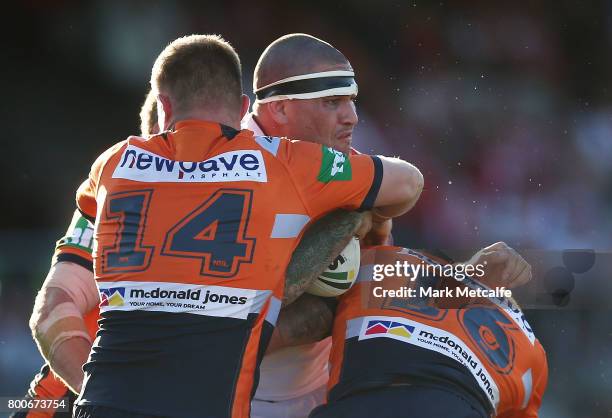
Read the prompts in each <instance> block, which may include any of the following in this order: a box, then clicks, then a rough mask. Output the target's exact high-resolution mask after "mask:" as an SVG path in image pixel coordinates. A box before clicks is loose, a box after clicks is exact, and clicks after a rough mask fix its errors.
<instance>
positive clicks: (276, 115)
mask: <svg viewBox="0 0 612 418" xmlns="http://www.w3.org/2000/svg"><path fill="white" fill-rule="evenodd" d="M288 102H289V101H288V100H278V101H274V102H270V103H267V105H268V112H269V113H270V116H271V117H272V119H273V120H274V122H276V123H277V124H279V125H286V124H287V123H289V119H288V118H287V103H288Z"/></svg>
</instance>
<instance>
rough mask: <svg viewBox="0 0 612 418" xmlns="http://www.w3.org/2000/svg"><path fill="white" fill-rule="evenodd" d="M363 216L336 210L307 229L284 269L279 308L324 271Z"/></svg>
mask: <svg viewBox="0 0 612 418" xmlns="http://www.w3.org/2000/svg"><path fill="white" fill-rule="evenodd" d="M364 216H365V215H364V214H363V213H358V212H349V211H346V210H341V209H340V210H336V211H334V212H331V213H329V214H327V215H325V216H324V217H322V218H321V219H319V220H318V221H316V222H315V223H314V224H313V225H312V226H311V227H310V228H308V230H307V231H306V232H305V233H304V236H303V237H302V239H301V241H300V243H299V244H298V246H297V248H296V249H295V251H294V252H293V256H292V257H291V262H290V263H289V266H288V267H287V272H286V275H285V293H284V296H283V306H286V305H289V304H290V303H292V302H294V301H295V300H296V299H297V298H298V297H299V296H300V295H301V294H302V293H304V291H306V289H307V288H308V287H309V286H310V284H311V283H312V282H313V281H314V280H315V279H316V278H317V277H318V276H319V275H320V274H321V273H322V272H323V271H325V269H326V268H327V266H329V264H330V263H331V262H332V261H333V260H334V258H336V257H337V256H338V254H340V252H342V250H343V249H344V247H346V246H347V244H348V243H349V241H350V240H351V238H352V237H353V236H354V235H355V233H356V232H357V229H358V228H359V226H360V225H361V222H362V219H363V218H364Z"/></svg>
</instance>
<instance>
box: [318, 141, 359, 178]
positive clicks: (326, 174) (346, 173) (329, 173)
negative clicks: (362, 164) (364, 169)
mask: <svg viewBox="0 0 612 418" xmlns="http://www.w3.org/2000/svg"><path fill="white" fill-rule="evenodd" d="M321 151H322V153H323V160H322V161H321V169H320V170H319V176H318V177H317V179H318V180H319V181H321V182H323V183H329V182H330V181H348V180H351V179H352V178H353V171H352V169H351V160H350V159H349V157H348V155H346V154H344V153H342V152H340V151H336V150H335V149H333V148H329V147H325V146H323V147H321Z"/></svg>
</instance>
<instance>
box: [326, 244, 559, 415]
mask: <svg viewBox="0 0 612 418" xmlns="http://www.w3.org/2000/svg"><path fill="white" fill-rule="evenodd" d="M397 263H400V264H402V265H404V263H407V265H413V266H419V265H421V266H423V268H424V267H426V266H429V267H433V266H440V263H442V264H445V261H444V260H440V259H437V258H436V257H434V256H429V255H425V254H423V253H420V252H416V251H413V250H409V249H402V248H397V247H376V248H371V249H368V250H364V251H362V267H361V271H360V275H359V277H358V279H357V280H358V282H357V283H356V285H355V286H354V287H353V288H352V289H351V290H350V291H349V292H347V293H346V294H345V295H343V296H342V299H341V302H340V304H339V306H338V310H337V313H336V318H335V322H334V331H333V338H334V339H333V344H334V345H333V348H332V356H331V363H332V372H331V377H330V383H329V387H330V392H329V398H330V400H331V401H332V403H331V404H330V406H331V408H328V409H327V410H326V411H325V410H323V411H325V412H323V411H319V414H314V416H316V417H327V416H334V417H344V416H345V415H342V414H341V413H339V412H338V411H339V410H340V409H333V408H334V402H338V404H337V405H336V406H335V408H341V407H342V405H341V403H344V404H345V406H346V407H350V408H354V409H355V410H359V404H358V403H357V402H355V401H354V400H353V401H351V399H352V398H351V397H352V396H353V395H354V394H358V393H360V391H364V390H365V391H370V392H369V394H370V395H369V396H371V399H370V400H376V399H378V401H381V400H382V399H383V398H384V397H385V396H389V397H391V398H393V397H394V396H398V398H399V399H403V401H402V402H406V403H407V404H406V405H408V407H407V408H406V409H403V408H402V405H399V404H396V405H395V406H396V407H397V408H399V409H400V410H402V411H403V412H402V414H403V415H393V416H406V417H413V416H423V414H425V415H427V416H432V417H438V416H445V415H444V414H449V413H452V416H461V417H464V416H465V417H467V416H469V417H472V416H474V417H476V416H478V417H484V416H490V414H491V413H493V414H494V416H500V417H502V416H503V417H508V418H509V417H515V418H518V417H524V418H526V417H537V411H538V408H539V406H540V404H541V401H542V395H543V392H544V389H545V387H546V382H547V366H546V354H545V352H544V349H543V348H542V346H541V344H540V343H539V341H538V340H537V339H536V337H535V335H534V333H533V331H532V330H531V328H530V327H529V324H528V323H527V321H526V319H525V317H524V316H523V313H522V312H521V311H520V309H519V308H518V306H516V305H515V304H514V303H513V302H512V301H509V300H506V299H503V298H499V299H497V298H487V297H469V296H464V295H465V294H466V291H465V289H468V290H469V289H471V286H472V287H473V290H475V289H478V288H480V289H483V288H482V287H481V286H480V285H479V284H477V283H475V282H472V281H471V280H469V279H466V281H465V282H463V283H461V282H458V281H456V280H455V279H453V278H448V279H444V278H441V277H439V276H437V277H436V276H433V275H432V274H430V275H419V276H417V277H416V280H411V278H410V277H409V276H408V277H407V276H406V275H403V276H398V275H396V274H395V273H394V274H393V275H390V276H387V277H385V278H384V279H382V281H380V280H379V279H380V277H376V279H375V278H374V274H373V271H374V268H375V267H374V266H386V265H392V266H395V265H396V264H397ZM379 268H380V267H379ZM429 271H431V272H433V271H435V269H431V268H430V270H429ZM438 271H441V270H440V269H438ZM458 289H463V291H462V292H458V291H457V290H458ZM447 291H450V292H447ZM467 293H469V292H467ZM376 390H379V391H380V392H378V393H376V392H375V391H376ZM393 391H402V392H401V393H399V392H398V393H397V395H396V394H394V393H393ZM440 391H441V392H440ZM434 393H435V395H434ZM444 394H446V395H444ZM412 395H415V396H417V397H423V403H422V404H421V410H418V408H417V407H416V405H414V404H411V401H410V399H412V398H411V396H412ZM443 395H444V396H445V398H444V399H447V398H448V401H444V400H442V399H443V398H442V397H443ZM381 396H382V397H381ZM429 397H431V398H432V399H431V400H432V401H433V400H434V398H436V397H437V398H438V402H437V403H436V402H429V401H428V398H429ZM453 399H456V400H459V399H462V400H463V405H464V406H463V407H461V406H460V405H459V404H460V402H457V403H456V404H455V403H452V402H451V400H453ZM361 400H363V401H364V402H365V397H364V396H363V394H362V396H361V398H360V401H361ZM388 400H389V399H387V401H388ZM445 402H446V404H445ZM423 405H427V408H428V409H427V413H425V412H424V411H425V409H422V408H425V406H423ZM362 410H363V408H362ZM442 410H444V411H445V412H441V411H442ZM467 410H471V414H470V413H467V412H465V411H467ZM343 411H344V410H343ZM449 411H454V412H449ZM477 411H479V412H477ZM364 413H365V414H366V415H359V414H357V415H353V416H367V412H364ZM380 414H381V415H380V416H386V415H384V413H383V412H382V411H381V413H380ZM464 414H465V415H464ZM472 414H473V415H472ZM446 416H450V415H446Z"/></svg>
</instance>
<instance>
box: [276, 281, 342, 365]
mask: <svg viewBox="0 0 612 418" xmlns="http://www.w3.org/2000/svg"><path fill="white" fill-rule="evenodd" d="M335 303H336V300H335V299H333V298H325V299H324V298H320V297H318V296H314V295H309V294H308V293H305V294H303V295H302V296H300V297H299V298H298V299H297V300H296V301H295V302H293V303H292V304H291V305H289V306H287V307H286V308H283V309H282V310H281V311H280V314H279V315H278V321H277V323H276V328H275V329H274V333H273V334H272V338H271V339H270V344H269V345H268V349H267V351H266V353H267V354H269V353H271V352H273V351H276V350H278V349H280V348H284V347H290V346H295V345H302V344H309V343H314V342H317V341H321V340H322V339H323V338H325V337H327V336H329V335H331V328H332V323H333V320H334V313H333V309H332V306H333V305H334V304H335Z"/></svg>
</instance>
